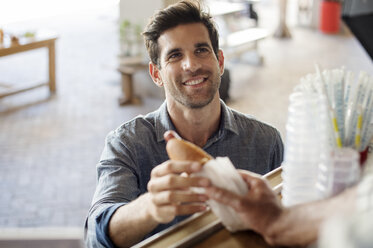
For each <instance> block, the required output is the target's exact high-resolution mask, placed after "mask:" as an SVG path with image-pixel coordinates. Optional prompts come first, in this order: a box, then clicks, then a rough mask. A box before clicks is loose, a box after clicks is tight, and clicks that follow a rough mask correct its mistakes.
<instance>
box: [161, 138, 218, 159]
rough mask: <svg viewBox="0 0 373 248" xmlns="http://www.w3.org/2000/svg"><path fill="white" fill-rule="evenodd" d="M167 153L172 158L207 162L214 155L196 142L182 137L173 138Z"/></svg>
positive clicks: (169, 141) (167, 146)
mask: <svg viewBox="0 0 373 248" xmlns="http://www.w3.org/2000/svg"><path fill="white" fill-rule="evenodd" d="M166 150H167V154H168V156H169V157H170V159H172V160H189V161H196V162H199V163H201V164H205V163H206V162H207V161H209V160H210V159H213V157H212V156H211V155H210V154H208V153H207V152H205V151H204V150H202V149H201V148H200V147H198V146H196V145H195V144H193V143H191V142H189V141H186V140H183V139H181V138H175V137H173V138H171V139H170V140H168V141H167V145H166Z"/></svg>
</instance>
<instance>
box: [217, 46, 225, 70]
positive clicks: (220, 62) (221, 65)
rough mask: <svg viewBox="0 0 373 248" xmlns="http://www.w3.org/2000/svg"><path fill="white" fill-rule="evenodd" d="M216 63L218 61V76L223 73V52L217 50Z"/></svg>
mask: <svg viewBox="0 0 373 248" xmlns="http://www.w3.org/2000/svg"><path fill="white" fill-rule="evenodd" d="M218 61H219V68H220V76H222V75H223V73H224V54H223V50H221V49H220V50H219V52H218Z"/></svg>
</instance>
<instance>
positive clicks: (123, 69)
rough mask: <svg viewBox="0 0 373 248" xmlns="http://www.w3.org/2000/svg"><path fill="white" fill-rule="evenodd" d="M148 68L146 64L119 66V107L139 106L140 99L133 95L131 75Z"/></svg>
mask: <svg viewBox="0 0 373 248" xmlns="http://www.w3.org/2000/svg"><path fill="white" fill-rule="evenodd" d="M148 67H149V65H148V64H146V63H136V64H122V65H120V66H119V68H118V71H119V72H120V74H121V90H122V94H121V96H120V97H119V105H127V104H139V103H141V99H140V98H139V97H138V96H136V95H135V94H134V89H133V75H134V74H135V73H136V72H138V71H141V70H145V69H147V68H148Z"/></svg>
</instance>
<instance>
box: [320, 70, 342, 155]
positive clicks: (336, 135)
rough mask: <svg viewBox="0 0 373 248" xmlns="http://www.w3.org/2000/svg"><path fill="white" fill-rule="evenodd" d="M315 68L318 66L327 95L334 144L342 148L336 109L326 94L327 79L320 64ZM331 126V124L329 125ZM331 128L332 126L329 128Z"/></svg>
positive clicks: (323, 88) (323, 91)
mask: <svg viewBox="0 0 373 248" xmlns="http://www.w3.org/2000/svg"><path fill="white" fill-rule="evenodd" d="M315 68H316V73H317V75H318V76H319V79H320V81H321V85H322V87H321V90H322V93H323V94H324V95H325V97H326V104H327V106H328V109H329V115H328V118H329V123H331V124H332V126H331V128H332V130H333V131H332V132H333V133H334V138H335V140H334V142H333V143H334V145H336V146H337V147H339V148H341V147H342V141H341V136H340V135H339V130H338V123H337V118H336V115H335V112H334V109H333V108H331V106H330V99H329V97H328V95H327V94H326V85H325V81H324V78H323V75H322V74H321V72H320V69H319V66H318V64H315ZM329 126H330V125H329ZM329 129H330V128H329Z"/></svg>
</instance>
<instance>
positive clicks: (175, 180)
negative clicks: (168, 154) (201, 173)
mask: <svg viewBox="0 0 373 248" xmlns="http://www.w3.org/2000/svg"><path fill="white" fill-rule="evenodd" d="M210 184H211V182H210V180H209V179H207V178H204V177H184V176H179V175H174V174H170V175H167V176H164V177H158V178H153V179H151V180H150V181H149V183H148V191H150V192H160V191H164V190H171V189H174V190H175V189H184V188H189V187H208V186H210Z"/></svg>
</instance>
